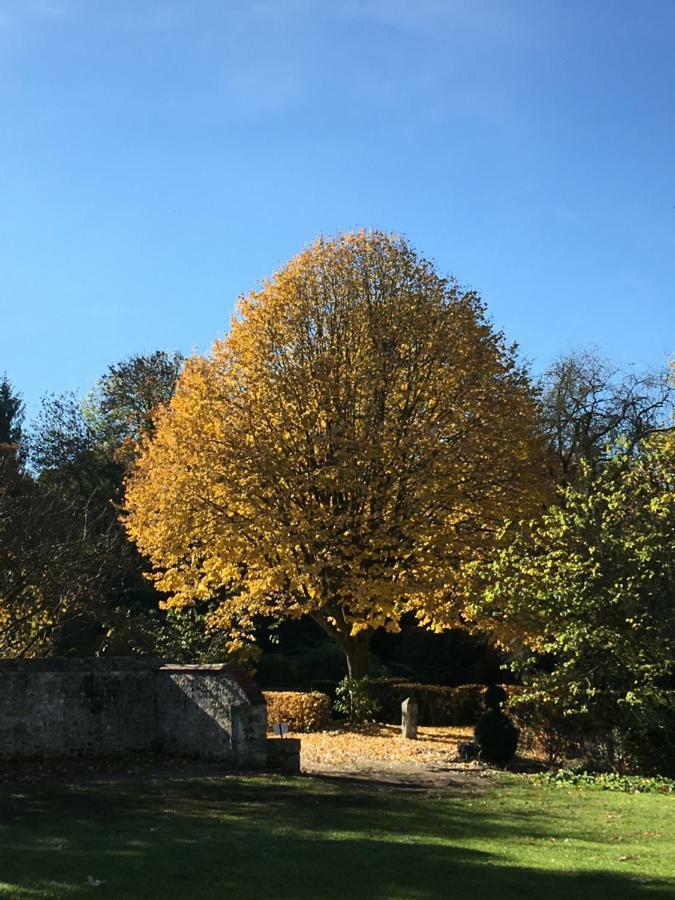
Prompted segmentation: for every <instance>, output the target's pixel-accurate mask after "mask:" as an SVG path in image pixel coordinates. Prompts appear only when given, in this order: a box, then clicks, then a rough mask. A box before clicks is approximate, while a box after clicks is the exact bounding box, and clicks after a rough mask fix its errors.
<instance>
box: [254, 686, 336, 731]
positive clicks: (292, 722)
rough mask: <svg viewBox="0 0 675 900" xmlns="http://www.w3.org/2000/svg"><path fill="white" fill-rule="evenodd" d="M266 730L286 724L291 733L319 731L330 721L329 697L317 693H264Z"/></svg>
mask: <svg viewBox="0 0 675 900" xmlns="http://www.w3.org/2000/svg"><path fill="white" fill-rule="evenodd" d="M264 694H265V700H267V728H268V730H269V731H271V730H272V726H273V725H274V724H275V723H279V722H286V723H287V724H288V727H289V729H290V730H291V731H300V732H303V731H320V730H321V729H322V728H324V727H325V726H326V725H328V723H329V721H330V711H331V706H330V697H328V696H327V695H326V694H322V693H320V692H319V691H310V692H307V693H302V692H300V691H265V692H264Z"/></svg>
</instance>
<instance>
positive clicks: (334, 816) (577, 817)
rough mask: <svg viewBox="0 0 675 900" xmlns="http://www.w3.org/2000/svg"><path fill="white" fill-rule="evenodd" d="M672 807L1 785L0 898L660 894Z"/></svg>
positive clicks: (570, 796)
mask: <svg viewBox="0 0 675 900" xmlns="http://www.w3.org/2000/svg"><path fill="white" fill-rule="evenodd" d="M673 809H674V807H673V801H672V797H670V796H662V795H659V794H630V793H607V792H603V791H597V790H588V789H586V788H584V787H569V786H562V787H559V788H552V787H550V786H545V785H541V784H533V783H532V782H531V781H530V780H529V779H528V778H526V777H523V776H517V775H508V776H504V775H502V776H495V780H494V782H492V783H490V784H488V785H487V786H485V787H482V788H480V789H473V788H472V789H467V788H462V789H457V790H447V789H438V788H432V789H430V790H429V789H426V790H411V789H409V788H407V789H404V788H399V787H385V786H382V785H377V784H375V785H373V784H371V785H366V784H363V783H361V782H359V781H356V780H352V781H350V780H339V779H330V778H325V777H324V778H314V777H297V778H285V777H280V776H262V775H261V776H250V777H241V776H227V777H219V778H199V779H192V778H174V779H167V778H155V779H152V778H151V779H144V780H137V781H128V780H126V781H121V782H117V783H112V782H106V783H79V784H76V785H70V786H64V785H56V784H40V785H32V786H23V785H17V786H13V787H10V786H3V787H2V788H0V848H1V849H0V896H6V897H11V898H17V900H20V898H51V900H64V898H83V897H91V896H95V897H101V898H105V897H109V898H115V900H124V898H133V900H156V898H162V900H165V898H166V900H174V898H176V900H177V898H180V900H184V898H189V897H198V898H200V900H201V898H224V897H233V898H236V900H254V898H255V900H260V898H277V900H302V898H305V897H307V898H310V897H311V898H315V900H316V898H318V900H324V898H325V900H338V898H344V897H350V898H357V900H360V898H375V900H378V898H382V900H384V898H387V900H389V898H392V900H431V898H438V897H463V896H467V897H469V896H474V895H476V894H477V895H479V896H481V897H483V898H486V900H488V898H493V897H494V898H497V897H498V898H500V900H502V898H507V900H508V898H516V897H518V898H520V897H523V896H527V897H546V898H547V900H563V898H565V900H567V898H569V897H581V898H585V897H587V898H596V897H598V898H600V897H617V898H622V900H633V898H635V900H643V898H644V900H646V898H664V900H665V898H666V897H670V896H672V895H673V890H674V889H675V852H673V851H674V850H675V847H674V846H673V832H674V829H673Z"/></svg>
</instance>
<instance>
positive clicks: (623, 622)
mask: <svg viewBox="0 0 675 900" xmlns="http://www.w3.org/2000/svg"><path fill="white" fill-rule="evenodd" d="M585 465H586V464H585V463H583V462H582V467H584V466H585ZM562 500H563V502H562V503H561V504H560V505H554V506H551V507H550V508H549V509H548V510H547V512H546V513H545V515H544V516H543V517H541V518H540V519H539V520H538V521H537V522H534V523H531V524H530V525H529V526H523V528H522V531H521V533H520V534H519V535H518V536H517V538H516V539H515V540H513V541H511V542H509V543H508V545H506V546H505V547H504V548H503V549H502V550H501V552H500V554H499V556H498V558H497V559H496V561H494V562H493V563H491V564H490V565H488V566H482V567H481V568H480V572H479V575H480V579H481V582H482V593H481V594H480V595H479V599H478V601H477V602H476V605H475V607H474V609H475V613H476V617H477V622H478V624H479V626H480V627H481V629H486V628H490V627H491V628H492V630H493V634H494V635H496V636H497V637H498V638H499V639H500V640H501V642H502V644H503V645H504V646H506V647H510V648H514V649H515V650H516V655H515V658H514V662H513V666H514V668H515V669H516V670H517V671H519V672H520V673H521V674H522V675H523V676H524V677H525V679H526V682H527V683H528V685H529V693H530V695H531V696H532V697H533V698H535V699H536V700H537V702H538V703H539V704H540V705H541V707H542V710H544V709H546V708H554V709H556V710H557V711H558V713H559V718H558V721H559V722H560V723H561V724H562V723H564V721H565V718H567V719H568V720H569V721H572V720H573V719H574V718H576V720H577V721H578V722H580V723H581V724H580V726H579V728H580V730H581V731H582V732H583V733H584V736H585V737H588V738H591V737H594V738H595V739H596V740H598V741H604V742H605V744H606V745H607V747H608V752H609V755H610V757H612V759H611V760H610V761H613V762H614V763H620V762H621V756H622V754H623V753H625V752H626V751H627V750H629V749H630V748H629V745H630V744H631V743H632V744H633V745H637V744H638V743H639V744H640V745H641V747H642V750H643V751H644V750H645V749H649V747H648V746H647V745H650V746H651V750H650V752H651V751H655V750H656V749H657V748H658V747H659V746H660V748H661V750H663V751H665V754H666V755H667V756H669V758H670V761H671V764H672V759H673V757H672V746H673V739H674V738H675V710H673V698H672V694H671V695H668V694H667V692H666V688H667V686H668V680H669V678H670V677H671V676H672V673H673V671H674V668H673V667H674V665H675V604H674V602H673V601H674V598H675V557H674V556H673V547H675V434H674V433H673V432H670V433H666V434H657V435H653V436H651V437H649V438H648V439H646V440H645V441H643V442H642V443H641V444H639V445H638V446H637V447H636V448H634V452H633V453H629V452H628V451H627V450H626V448H625V446H623V445H622V446H620V447H619V448H618V449H617V452H616V453H615V454H614V456H613V457H612V458H611V459H610V460H609V461H608V462H607V463H606V465H605V466H604V467H603V469H602V470H601V471H600V472H599V474H598V475H597V476H596V477H595V478H594V479H593V480H592V481H591V482H590V483H586V484H584V485H583V486H582V487H581V488H575V487H574V486H567V487H566V488H565V489H564V492H563V498H562ZM523 648H524V650H523ZM668 723H670V724H668ZM664 758H665V757H664Z"/></svg>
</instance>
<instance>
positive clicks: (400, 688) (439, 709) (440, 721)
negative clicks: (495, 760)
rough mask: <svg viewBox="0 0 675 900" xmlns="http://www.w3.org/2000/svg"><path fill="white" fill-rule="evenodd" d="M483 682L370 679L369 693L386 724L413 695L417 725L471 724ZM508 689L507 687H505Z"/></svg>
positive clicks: (481, 705) (481, 704) (478, 712)
mask: <svg viewBox="0 0 675 900" xmlns="http://www.w3.org/2000/svg"><path fill="white" fill-rule="evenodd" d="M485 690H486V687H485V685H484V684H461V685H459V686H457V687H445V686H444V685H440V684H418V683H416V682H412V681H395V680H391V679H374V680H373V681H371V682H370V691H371V694H372V696H373V697H374V698H375V699H376V700H377V701H378V703H379V706H380V718H381V719H382V721H383V722H387V723H389V724H398V723H400V721H401V703H402V702H403V701H404V700H405V698H406V697H414V698H415V700H416V701H417V704H418V707H419V713H418V720H417V721H418V722H419V724H420V725H475V724H476V723H477V722H478V720H479V719H480V717H481V716H482V715H483V713H484V712H485V700H484V696H485ZM506 690H507V692H509V688H508V687H507V688H506Z"/></svg>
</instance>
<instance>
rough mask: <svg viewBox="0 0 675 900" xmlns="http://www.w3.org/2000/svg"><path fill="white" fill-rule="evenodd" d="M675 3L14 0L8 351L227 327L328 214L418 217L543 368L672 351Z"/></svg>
mask: <svg viewBox="0 0 675 900" xmlns="http://www.w3.org/2000/svg"><path fill="white" fill-rule="evenodd" d="M674 47H675V2H672V0H634V2H621V0H592V2H587V0H584V2H576V0H564V2H563V0H534V2H530V0H462V2H460V0H415V2H413V0H326V2H323V0H252V2H244V0H241V2H228V0H190V2H187V0H176V2H171V0H165V2H161V0H157V2H155V0H44V2H43V0H35V2H33V0H0V373H1V372H2V371H3V370H5V369H6V370H7V373H8V374H9V376H10V378H11V379H12V381H13V382H14V384H15V386H16V387H17V388H18V389H19V390H20V391H21V392H22V393H23V394H24V397H25V399H26V401H27V402H28V404H29V407H30V408H31V409H32V411H35V407H36V405H37V401H38V398H39V396H40V395H41V394H43V393H44V392H46V391H54V392H60V391H63V390H68V389H74V390H80V391H86V390H88V389H89V388H90V387H91V386H92V384H93V382H94V380H95V379H96V378H97V377H98V376H99V375H101V374H102V373H103V372H104V371H105V368H106V366H107V365H108V364H109V363H111V362H115V361H117V360H119V359H121V358H124V357H126V356H128V355H129V354H132V353H137V352H145V351H151V350H154V349H157V348H163V349H181V350H183V351H185V352H189V351H191V350H192V349H197V350H199V351H204V350H206V349H207V348H208V346H209V345H210V342H211V341H212V339H213V338H214V337H216V336H217V335H219V334H222V333H223V332H224V331H225V330H226V329H227V326H228V322H229V318H230V315H231V313H232V310H233V305H234V302H235V301H236V298H237V296H238V295H239V294H240V293H242V292H245V291H247V290H248V289H249V288H251V287H254V286H255V285H256V284H257V283H258V282H259V281H260V279H262V278H263V277H264V276H266V275H268V274H270V273H272V272H273V271H274V270H275V269H277V268H279V266H281V265H282V264H283V263H284V261H285V260H287V259H288V258H289V257H290V256H291V255H293V254H294V253H295V252H297V251H298V250H299V249H301V248H302V247H303V246H304V245H305V244H307V243H308V242H310V241H311V240H312V239H313V238H315V237H316V236H317V235H318V234H319V233H326V234H331V233H335V232H337V231H340V230H345V229H352V228H354V227H377V228H382V229H385V230H391V231H398V232H402V233H404V234H406V235H407V236H408V238H409V239H410V241H411V243H412V244H413V245H414V246H415V247H416V248H417V249H418V250H420V251H422V252H423V253H424V254H425V255H428V256H431V257H433V258H434V259H435V261H436V263H437V266H438V268H439V269H440V270H441V271H443V272H450V273H452V274H454V275H455V276H456V277H457V278H458V279H459V280H460V281H461V282H463V283H465V284H468V285H471V286H472V287H474V288H476V289H477V290H478V291H479V292H480V293H481V294H482V295H483V298H484V299H485V301H486V302H487V304H488V307H489V309H490V311H491V313H492V316H493V318H494V320H495V322H496V324H497V325H498V326H499V327H501V328H503V329H504V330H505V331H506V333H507V335H508V336H509V338H511V339H514V340H517V341H518V342H519V343H520V344H521V347H522V351H523V353H524V355H525V356H526V357H528V358H529V359H531V360H532V362H533V364H534V366H535V367H536V368H542V367H544V366H545V365H546V364H547V363H548V362H549V361H550V360H551V359H552V358H554V357H555V356H556V355H558V354H560V353H563V352H566V351H569V350H571V349H573V348H576V347H579V346H586V345H589V344H597V345H599V346H600V348H601V349H602V350H603V351H604V352H605V353H606V354H607V355H609V356H611V357H614V358H618V359H619V360H623V361H626V362H628V361H633V362H636V363H637V364H638V365H640V366H651V365H659V364H662V363H663V362H664V361H665V360H666V358H667V357H668V355H670V354H672V353H673V351H674V350H675V328H674V325H675V298H674V293H675V52H674V51H673V48H674Z"/></svg>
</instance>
